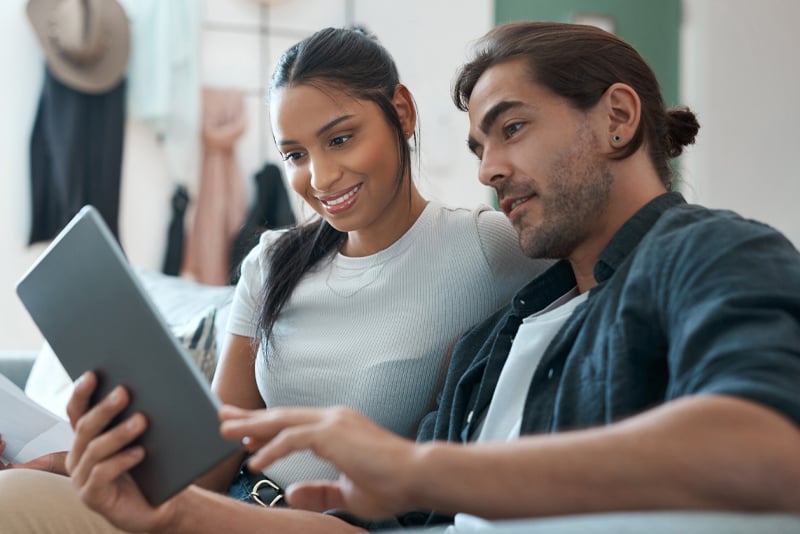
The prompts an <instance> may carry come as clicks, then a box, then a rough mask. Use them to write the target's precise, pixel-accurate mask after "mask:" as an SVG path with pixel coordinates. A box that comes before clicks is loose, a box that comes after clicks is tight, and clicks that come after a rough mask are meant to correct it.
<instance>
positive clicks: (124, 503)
mask: <svg viewBox="0 0 800 534" xmlns="http://www.w3.org/2000/svg"><path fill="white" fill-rule="evenodd" d="M96 386H97V378H96V377H95V375H94V374H93V373H91V372H88V373H86V374H84V375H83V376H82V377H81V378H80V379H79V380H78V381H77V383H76V385H75V391H74V392H73V394H72V398H71V399H70V401H69V404H68V405H67V415H68V416H69V420H70V424H71V425H72V428H73V429H74V430H75V440H74V442H73V445H72V449H71V450H70V451H69V453H68V454H67V457H66V468H67V471H68V472H69V474H70V476H71V478H72V484H73V486H74V487H75V489H76V491H77V492H78V495H79V496H80V498H81V499H82V500H83V502H85V503H86V505H87V506H89V508H91V509H92V510H95V511H96V512H98V513H100V514H101V515H103V516H105V517H106V518H107V519H108V520H109V521H110V522H111V523H113V524H114V525H116V526H117V527H119V528H121V529H123V530H127V531H131V532H140V531H153V530H156V529H158V528H161V527H162V526H164V525H166V524H167V523H168V520H169V516H170V514H171V511H172V509H173V508H174V505H173V503H172V501H170V502H167V503H165V504H163V505H162V506H160V507H159V508H153V507H152V506H151V505H150V504H149V503H148V502H147V500H146V499H145V498H144V497H143V496H142V494H141V492H140V491H139V488H138V487H137V485H136V483H135V482H134V480H133V478H131V476H130V474H129V473H128V471H129V470H130V469H131V468H133V467H134V466H136V465H137V464H139V462H141V461H142V459H144V456H145V451H144V449H143V448H142V447H141V446H138V445H137V446H130V443H131V442H132V441H133V440H134V439H136V438H137V437H139V436H140V435H141V434H142V433H143V432H144V431H145V429H146V428H147V421H146V419H145V418H144V416H143V415H142V414H140V413H136V414H133V415H131V416H130V417H128V418H127V419H125V420H123V421H122V422H120V423H119V424H118V425H116V426H114V427H112V428H110V429H108V430H105V429H106V428H107V427H108V425H109V424H110V423H111V421H112V420H113V419H114V417H116V416H117V415H118V414H120V413H121V412H122V411H123V410H124V409H125V407H126V406H128V404H129V402H130V396H129V394H128V392H127V390H125V388H123V387H121V386H118V387H116V388H114V390H112V391H111V393H110V394H109V395H108V396H106V397H105V398H104V399H103V400H101V401H100V402H98V403H97V404H96V405H95V406H93V407H91V408H90V407H89V400H90V398H91V395H92V392H93V391H94V390H95V388H96Z"/></svg>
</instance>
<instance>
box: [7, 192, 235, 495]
mask: <svg viewBox="0 0 800 534" xmlns="http://www.w3.org/2000/svg"><path fill="white" fill-rule="evenodd" d="M17 294H18V295H19V297H20V299H21V300H22V302H23V303H24V305H25V307H26V308H27V309H28V311H29V312H30V315H31V317H32V318H33V320H34V322H35V323H36V324H37V326H38V327H39V329H40V330H41V332H42V335H43V336H44V337H45V339H47V341H48V343H49V344H50V346H51V347H52V348H53V351H54V352H55V353H56V354H57V355H58V357H59V359H60V360H61V363H62V364H63V365H64V368H65V369H66V370H67V372H68V373H69V375H70V376H71V377H72V378H73V380H74V379H76V378H77V377H78V376H80V375H81V374H82V373H83V372H84V371H86V370H94V371H96V372H97V375H98V378H99V387H98V390H97V394H96V395H95V399H99V398H102V396H105V395H106V394H107V393H108V392H109V391H110V390H111V389H112V388H113V387H114V386H116V385H118V384H124V385H125V386H127V388H128V390H129V391H130V393H131V397H132V402H131V405H130V406H129V407H128V409H127V410H126V411H125V413H124V414H123V415H122V417H126V416H127V415H129V414H131V413H133V412H137V411H138V412H142V413H143V414H144V415H145V416H146V417H147V419H148V421H149V426H148V429H147V430H146V432H145V433H144V434H143V435H142V436H141V438H140V439H139V440H138V441H139V442H140V443H141V444H142V445H144V447H145V450H146V455H145V459H144V460H143V461H142V463H141V464H139V465H138V466H136V467H135V468H134V469H133V470H132V471H131V474H132V476H133V478H134V479H135V480H136V482H137V483H138V485H139V488H140V489H141V491H142V493H143V494H144V496H145V497H146V498H147V499H148V500H149V501H150V503H152V504H154V505H158V504H160V503H162V502H163V501H165V500H166V499H168V498H169V497H171V496H172V495H174V494H175V493H177V492H179V491H180V490H181V489H183V488H184V487H186V486H187V485H188V484H190V483H191V482H192V481H194V480H195V479H196V478H197V477H199V476H200V475H202V474H203V473H205V472H206V471H208V470H209V469H211V468H212V467H214V466H215V465H216V464H218V463H219V462H220V461H221V460H223V459H225V458H226V457H228V456H229V455H231V453H233V452H235V451H236V450H238V449H239V448H240V447H239V445H238V444H237V443H234V442H231V441H228V440H225V439H224V438H222V436H220V434H219V420H218V418H217V407H218V401H217V400H216V398H215V397H214V396H213V394H212V393H211V391H210V390H209V388H208V386H207V383H206V381H205V379H204V377H203V376H202V374H201V373H200V371H199V370H198V369H197V368H196V367H195V365H194V363H193V362H192V360H191V359H190V357H189V356H188V355H187V354H186V353H185V351H184V350H183V347H182V346H181V345H180V344H179V343H178V341H177V340H176V339H175V337H174V336H173V335H172V333H171V332H170V330H169V328H168V327H167V326H166V323H165V322H164V320H163V318H162V317H161V315H160V313H159V312H158V310H157V309H156V308H155V306H154V305H153V303H152V302H151V301H150V299H149V297H148V296H147V294H146V292H145V291H144V289H143V288H142V286H141V285H140V283H139V281H138V279H137V278H136V276H135V275H134V273H133V271H132V270H131V268H130V266H129V265H128V262H127V261H126V259H125V257H124V255H123V253H122V250H121V249H120V247H119V245H118V243H117V241H116V239H115V238H114V237H113V236H112V234H111V232H110V231H109V230H108V228H107V227H106V225H105V223H104V222H103V220H102V218H101V216H100V215H99V213H98V212H97V211H96V210H95V209H94V208H93V207H91V206H87V207H85V208H83V209H82V210H81V211H80V213H78V214H77V215H76V216H75V217H74V218H73V219H72V221H71V222H70V223H69V225H68V226H67V227H65V228H64V230H63V231H62V232H61V233H60V234H59V235H58V236H57V237H56V238H55V240H54V241H53V242H52V243H51V245H50V246H49V247H48V249H47V250H46V251H45V252H44V253H43V254H42V256H41V257H40V258H39V259H38V260H37V262H36V263H35V264H34V265H33V267H31V269H30V270H29V271H28V273H27V274H26V275H25V276H24V277H23V278H22V280H21V281H20V282H19V283H18V285H17Z"/></svg>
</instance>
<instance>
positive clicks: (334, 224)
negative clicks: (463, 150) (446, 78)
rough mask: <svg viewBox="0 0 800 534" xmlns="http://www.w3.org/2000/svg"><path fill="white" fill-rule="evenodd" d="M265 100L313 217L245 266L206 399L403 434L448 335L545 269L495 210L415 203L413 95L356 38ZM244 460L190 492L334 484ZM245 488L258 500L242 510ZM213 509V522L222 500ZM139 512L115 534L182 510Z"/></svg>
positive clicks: (282, 75)
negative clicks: (354, 416) (333, 410)
mask: <svg viewBox="0 0 800 534" xmlns="http://www.w3.org/2000/svg"><path fill="white" fill-rule="evenodd" d="M269 104H270V115H271V121H272V129H273V136H274V139H275V142H276V145H277V148H278V150H279V152H280V155H281V157H282V159H283V161H284V165H285V170H286V175H287V176H288V178H289V181H290V183H291V186H292V188H293V189H294V190H295V191H296V192H297V193H298V194H299V195H300V196H301V197H302V198H303V200H304V201H305V203H306V204H307V205H308V207H310V208H311V209H313V210H314V211H315V212H316V215H315V217H314V218H313V219H312V220H311V221H310V222H308V223H306V224H303V225H300V226H297V227H294V228H291V229H287V230H284V231H277V232H276V231H268V232H266V233H265V234H264V235H263V236H262V237H261V240H260V242H259V244H258V245H257V246H256V247H255V249H254V250H253V251H252V252H251V253H250V254H249V255H248V256H247V258H246V259H245V260H244V262H243V264H242V268H241V271H242V272H241V277H240V281H239V283H238V285H237V288H236V296H235V298H234V303H233V307H232V311H231V318H230V321H229V330H230V335H229V339H228V341H227V343H226V344H225V348H224V349H223V352H222V357H221V359H220V362H219V364H218V368H217V372H216V374H215V377H214V382H213V386H212V387H213V389H214V391H215V392H216V394H217V395H218V397H219V398H220V400H221V401H222V402H223V403H226V404H232V405H236V406H240V407H243V408H251V409H255V408H263V407H265V406H266V407H275V406H290V405H302V406H330V405H346V406H349V407H351V408H355V409H356V410H358V411H360V412H361V413H363V414H364V415H366V416H368V417H369V418H371V419H373V420H375V421H376V422H378V423H379V424H381V425H382V426H384V427H386V428H387V429H389V430H391V431H393V432H395V433H397V434H400V435H402V436H406V437H411V436H413V435H415V433H416V430H417V426H418V424H419V422H420V420H421V418H422V417H423V415H425V414H426V413H427V412H429V411H430V410H431V409H432V408H433V407H434V404H435V398H436V394H437V392H438V390H439V387H440V385H441V381H442V379H443V377H444V372H445V370H446V367H447V363H448V355H449V352H450V349H451V348H452V346H453V344H454V343H455V341H456V339H457V338H458V337H459V335H460V334H461V333H462V332H464V331H465V330H466V329H467V328H468V327H470V326H472V325H473V324H474V323H476V322H478V321H479V320H481V319H484V318H485V317H486V316H488V315H489V314H491V313H492V312H493V311H495V310H496V309H497V308H499V307H500V306H501V305H504V304H506V303H507V302H508V301H509V300H510V299H511V296H512V295H513V294H514V293H515V292H516V290H517V289H519V288H520V287H521V286H522V285H523V284H524V283H525V282H527V281H528V280H530V279H531V278H532V277H534V276H535V275H536V274H538V273H539V272H540V271H542V270H543V268H544V267H545V266H546V263H544V262H537V261H533V260H530V259H528V258H526V257H525V256H524V255H523V254H522V252H521V251H520V249H519V246H518V244H517V235H516V233H515V232H514V230H513V229H512V228H511V226H510V224H509V222H508V220H507V219H506V217H505V216H504V215H502V214H501V213H499V212H495V211H494V210H491V209H488V208H486V207H482V208H478V209H475V210H467V209H456V208H450V207H447V206H444V205H442V204H441V203H439V202H435V201H428V200H426V199H425V198H423V197H422V195H421V194H420V193H419V191H418V190H417V187H416V185H415V184H414V182H413V180H412V173H411V168H412V158H411V152H412V150H411V146H410V144H409V143H410V141H413V140H414V139H415V134H414V132H415V128H416V109H415V106H414V101H413V98H412V96H411V94H410V92H409V91H408V89H407V88H406V87H405V86H403V85H402V84H401V83H400V82H399V76H398V73H397V69H396V67H395V64H394V61H393V60H392V58H391V56H390V55H389V53H388V52H387V51H386V50H385V49H384V48H383V47H382V46H381V45H380V44H379V43H378V42H377V41H376V40H375V39H373V38H372V37H370V36H368V35H366V34H365V33H364V32H363V31H360V30H346V29H331V28H329V29H325V30H322V31H320V32H317V33H316V34H314V35H312V36H311V37H309V38H307V39H305V40H303V41H302V42H300V43H298V44H297V45H295V46H293V47H292V48H290V49H289V50H288V51H287V52H286V53H285V54H284V55H283V57H282V58H281V59H280V61H279V63H278V66H277V68H276V70H275V72H274V75H273V77H272V81H271V85H270V102H269ZM85 386H86V384H85V381H84V387H85ZM201 445H202V444H198V446H201ZM132 450H137V449H132ZM127 458H128V459H129V460H131V459H132V458H133V456H130V455H129V456H127ZM242 460H243V456H240V457H237V458H232V459H231V460H229V461H228V462H225V463H223V464H221V465H219V466H218V467H217V468H216V469H214V470H213V471H211V472H210V473H208V474H207V475H206V476H205V477H204V478H203V479H202V480H201V481H199V485H201V486H205V487H207V488H211V489H214V490H216V491H219V492H223V491H226V489H227V490H228V492H229V493H230V494H231V495H233V496H236V497H237V498H240V499H245V500H251V501H253V502H258V503H263V504H271V503H277V504H280V503H281V499H280V497H281V489H280V488H282V487H285V486H286V485H287V484H289V483H291V482H293V481H296V480H301V479H308V478H312V479H324V478H328V479H331V478H335V477H336V476H337V473H336V471H335V469H333V467H332V466H330V465H327V464H325V463H323V462H321V461H319V460H317V459H315V458H313V457H311V456H308V455H305V454H297V455H293V456H290V457H289V458H287V459H285V460H283V461H281V462H279V463H276V464H274V465H272V466H270V468H268V469H267V470H266V471H265V474H264V475H265V476H266V477H268V478H269V482H268V483H266V484H264V483H261V484H259V482H260V481H259V480H253V479H252V477H251V476H250V475H249V474H248V472H247V471H246V470H245V471H242V470H240V469H239V466H240V463H241V462H242ZM258 478H263V477H258ZM232 481H233V483H232ZM19 483H20V482H19V481H17V484H19ZM33 484H34V486H35V484H36V482H34V483H33ZM256 484H258V486H259V487H260V488H262V489H263V490H264V491H259V492H257V495H256V497H255V498H254V499H253V498H252V497H251V491H252V490H253V487H254V486H255V485H256ZM59 487H60V488H61V489H59ZM126 487H128V490H129V491H134V492H136V491H137V490H136V489H135V488H132V487H131V485H130V484H127V485H126ZM46 491H47V494H48V495H51V496H52V495H58V502H59V503H71V504H70V506H69V510H74V511H72V512H69V514H68V515H70V516H72V518H71V519H69V518H63V517H62V518H61V519H60V521H59V528H61V529H62V530H63V529H64V528H67V527H66V526H67V525H73V524H75V525H78V524H80V525H81V528H84V529H86V528H88V527H87V522H88V523H91V524H92V525H93V527H92V528H98V529H99V530H98V531H101V532H102V531H105V530H104V529H105V528H106V527H107V528H108V529H111V526H110V525H107V524H106V523H104V521H103V520H102V519H100V518H98V517H97V516H93V518H88V517H89V516H90V515H91V514H90V513H89V512H88V511H87V510H86V508H85V507H84V506H83V505H81V504H80V503H79V501H78V500H77V498H76V496H75V495H74V493H72V492H70V491H69V489H68V488H67V489H65V488H64V484H63V482H55V481H52V483H51V484H48V489H47V490H46ZM187 491H190V492H202V490H199V489H197V488H191V489H189V490H187ZM0 493H2V477H0ZM109 498H113V497H112V496H111V495H109ZM1 500H2V499H0V501H1ZM229 501H230V500H229ZM211 502H213V503H217V504H218V505H220V506H221V511H222V508H224V507H231V506H232V504H234V503H230V504H227V505H223V504H221V502H220V501H219V500H214V499H213V498H212V499H211ZM140 504H141V509H137V510H136V511H135V513H132V514H131V515H130V516H129V519H130V520H131V521H132V522H131V523H129V522H127V521H124V520H123V521H122V522H121V523H118V524H119V526H121V527H122V528H131V529H133V528H139V527H143V528H145V529H151V528H153V527H154V526H155V525H156V523H157V522H158V521H159V520H160V518H163V516H164V514H165V513H167V512H166V510H168V511H169V514H174V513H180V512H179V511H178V512H176V509H178V510H179V506H177V505H175V503H174V500H173V501H168V502H167V503H166V505H164V506H162V507H160V508H159V509H158V510H153V509H151V508H149V507H148V506H147V505H146V503H145V502H144V501H143V500H141V503H140ZM280 517H283V516H280ZM115 521H116V520H115ZM291 521H292V522H293V524H295V525H296V524H297V523H296V521H297V519H296V518H293V519H291ZM98 525H99V526H98ZM109 531H113V529H111V530H109Z"/></svg>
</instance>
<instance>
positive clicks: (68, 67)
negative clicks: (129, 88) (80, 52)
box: [27, 0, 130, 93]
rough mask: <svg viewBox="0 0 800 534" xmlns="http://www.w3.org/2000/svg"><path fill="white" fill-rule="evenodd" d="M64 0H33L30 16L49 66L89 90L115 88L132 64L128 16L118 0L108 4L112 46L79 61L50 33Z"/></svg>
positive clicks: (61, 77)
mask: <svg viewBox="0 0 800 534" xmlns="http://www.w3.org/2000/svg"><path fill="white" fill-rule="evenodd" d="M59 1H60V0H29V2H28V6H27V13H28V20H30V22H31V25H32V26H33V29H34V32H35V34H36V38H37V39H38V41H39V44H40V45H41V47H42V50H43V51H44V55H45V60H46V61H47V66H48V67H50V71H51V72H52V73H53V76H55V77H56V79H58V80H59V81H60V82H61V83H63V84H64V85H67V86H69V87H71V88H73V89H76V90H78V91H82V92H85V93H103V92H106V91H108V90H110V89H111V88H113V87H114V86H115V85H117V83H119V81H120V80H121V79H122V77H123V75H124V74H125V69H126V68H127V66H128V54H129V51H130V25H129V23H128V16H127V15H126V13H125V10H124V9H123V8H122V6H121V5H120V4H119V3H118V2H116V0H101V1H103V2H108V6H106V9H107V10H108V11H107V14H108V17H107V18H106V20H105V24H107V25H108V36H109V38H110V39H109V42H108V48H107V49H106V50H105V51H104V52H103V54H102V55H101V56H100V57H99V58H98V59H97V60H96V61H94V62H92V63H90V64H87V65H79V64H76V63H74V62H72V61H70V59H69V58H68V57H67V56H65V55H64V54H63V53H62V52H61V50H60V49H59V48H58V46H57V44H56V43H54V42H53V40H52V39H51V38H50V35H49V29H48V26H49V17H50V13H51V12H52V10H53V8H54V7H55V6H56V5H57V4H58V2H59Z"/></svg>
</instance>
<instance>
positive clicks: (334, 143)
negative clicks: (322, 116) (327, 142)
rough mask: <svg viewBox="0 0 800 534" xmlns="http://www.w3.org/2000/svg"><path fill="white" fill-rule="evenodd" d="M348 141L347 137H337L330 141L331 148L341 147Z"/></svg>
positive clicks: (348, 137)
mask: <svg viewBox="0 0 800 534" xmlns="http://www.w3.org/2000/svg"><path fill="white" fill-rule="evenodd" d="M349 139H350V136H349V135H339V136H337V137H334V138H333V139H331V146H337V145H343V144H345V143H346V142H347V141H348V140H349Z"/></svg>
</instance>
